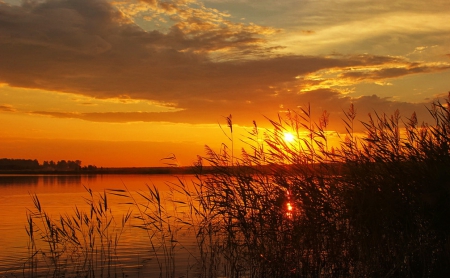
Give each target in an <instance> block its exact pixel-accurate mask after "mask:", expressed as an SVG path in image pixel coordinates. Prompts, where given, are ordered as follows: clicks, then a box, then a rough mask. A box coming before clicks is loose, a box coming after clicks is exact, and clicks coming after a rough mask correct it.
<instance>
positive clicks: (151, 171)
mask: <svg viewBox="0 0 450 278" xmlns="http://www.w3.org/2000/svg"><path fill="white" fill-rule="evenodd" d="M203 170H205V169H203ZM202 172H203V171H202ZM197 173H199V170H198V169H196V168H195V167H192V166H191V167H123V168H114V167H111V168H103V167H101V168H97V169H80V170H42V169H35V170H34V169H27V170H0V175H2V174H5V175H14V174H17V175H104V174H105V175H107V174H120V175H125V174H145V175H170V174H178V175H181V174H190V175H192V174H197Z"/></svg>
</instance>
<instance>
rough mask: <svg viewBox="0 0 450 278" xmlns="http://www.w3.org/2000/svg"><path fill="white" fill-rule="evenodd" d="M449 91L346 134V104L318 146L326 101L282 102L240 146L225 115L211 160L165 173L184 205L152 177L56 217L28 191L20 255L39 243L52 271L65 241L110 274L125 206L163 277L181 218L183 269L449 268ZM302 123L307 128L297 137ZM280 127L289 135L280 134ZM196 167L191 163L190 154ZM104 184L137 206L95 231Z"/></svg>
mask: <svg viewBox="0 0 450 278" xmlns="http://www.w3.org/2000/svg"><path fill="white" fill-rule="evenodd" d="M448 101H449V100H447V102H446V103H439V102H436V103H434V104H433V105H432V106H431V107H430V109H429V112H430V114H431V115H432V116H433V118H434V122H433V123H429V124H420V123H419V121H418V119H417V118H416V116H415V114H413V115H412V116H411V117H410V118H407V119H406V118H405V119H401V118H400V116H399V113H398V112H396V113H394V115H391V116H387V115H378V114H375V115H373V116H369V118H368V119H367V121H366V122H365V123H364V126H365V128H366V135H365V136H364V137H363V138H359V137H356V136H355V134H354V131H353V124H354V121H355V115H356V112H355V109H354V108H353V106H352V107H350V109H349V110H348V111H346V113H345V115H346V118H345V119H344V124H345V126H346V128H347V135H346V136H345V137H344V138H342V141H341V144H340V146H339V147H335V148H331V147H329V142H328V141H329V133H328V132H327V130H326V128H327V124H328V115H327V113H324V114H323V115H322V117H321V118H320V120H319V121H318V123H315V122H314V121H313V119H312V118H311V116H310V112H309V110H308V109H305V110H301V111H299V112H298V113H297V112H291V113H290V114H288V115H287V116H286V117H284V118H280V119H278V120H277V121H271V123H272V125H273V130H272V131H265V132H261V130H260V129H258V127H257V126H256V124H255V126H254V129H253V131H252V132H250V134H249V148H248V150H247V151H243V152H242V153H241V155H240V156H239V157H237V156H235V154H234V151H233V147H232V146H233V126H232V121H231V116H230V117H229V118H228V126H229V129H230V133H229V139H230V143H229V144H224V145H223V148H222V149H221V150H220V151H219V152H214V151H213V150H212V149H209V148H207V154H206V156H205V157H204V158H203V160H206V161H207V162H208V163H209V164H210V165H212V167H213V168H214V169H215V171H213V172H210V173H208V174H207V175H201V174H199V175H198V177H197V179H196V180H194V181H193V183H194V186H188V185H186V184H184V183H183V182H181V181H180V184H177V185H173V192H177V193H178V195H177V196H178V199H177V201H176V202H177V204H180V205H184V206H185V207H186V208H187V209H186V210H184V212H185V213H179V214H173V215H170V213H169V211H168V210H167V209H164V207H163V205H162V202H161V196H160V194H159V192H158V190H157V189H156V188H152V187H149V190H148V193H145V194H144V193H139V197H142V198H143V199H144V200H145V201H138V199H136V198H134V197H133V196H132V194H131V193H130V192H128V191H127V190H123V191H121V190H114V191H109V192H107V193H105V194H102V195H100V197H99V198H100V199H99V201H98V202H97V201H91V200H90V199H88V203H89V204H90V205H91V210H90V212H88V213H83V212H78V210H77V215H76V216H62V217H61V218H60V219H50V217H49V216H48V215H47V214H45V212H44V210H43V209H42V208H41V207H40V204H39V200H38V198H37V197H36V196H35V197H33V200H34V201H35V205H36V208H35V209H34V210H33V211H30V214H29V223H28V228H27V231H28V233H29V235H30V242H31V243H30V250H31V252H30V254H31V256H30V260H29V261H28V264H27V265H26V267H27V268H28V270H29V271H30V272H31V273H37V268H36V265H38V264H39V260H42V259H40V258H41V256H40V254H42V253H43V252H44V251H43V250H44V249H45V250H48V248H50V251H47V253H46V254H47V259H48V258H52V259H51V260H48V263H47V265H48V266H49V267H48V268H49V269H50V270H51V271H50V272H49V273H51V274H53V275H54V276H59V275H61V276H62V274H64V273H65V272H64V271H66V270H67V265H65V264H63V263H62V261H63V260H62V259H61V258H63V256H65V255H67V254H68V253H69V252H72V253H70V254H74V253H75V251H74V250H76V251H77V254H78V257H76V258H77V260H78V262H79V263H78V266H79V267H78V268H77V272H76V273H79V274H80V276H83V277H85V276H88V277H94V276H109V275H107V274H108V272H106V269H108V270H110V269H112V268H111V266H114V259H113V258H114V256H113V254H114V252H113V251H114V250H115V249H114V246H115V244H117V242H116V241H115V239H117V237H115V236H113V235H117V234H120V231H121V229H122V228H124V227H125V226H126V225H125V223H126V222H127V221H129V219H133V217H135V219H137V220H139V221H140V223H141V224H139V225H137V228H140V229H143V230H146V231H147V232H148V235H149V250H155V246H162V247H164V248H163V250H164V256H163V257H164V259H161V260H160V261H158V262H159V266H160V270H161V276H164V277H175V274H174V273H175V272H173V271H172V270H173V268H174V267H175V266H176V262H175V261H174V260H173V258H174V257H173V252H175V251H174V250H176V248H175V244H174V242H176V240H177V233H176V232H175V230H180V229H185V230H186V231H189V230H190V231H193V232H194V233H193V234H194V240H195V241H196V242H197V249H196V250H197V252H194V251H193V252H192V256H193V257H195V262H196V270H195V271H193V272H192V273H191V276H193V277H450V241H449V240H450V237H449V236H450V178H449V177H450V167H449V166H450V105H449V102H448ZM304 130H307V132H308V133H309V136H308V137H306V138H304V137H300V133H301V132H302V131H304ZM285 131H290V132H293V133H294V134H297V138H296V140H295V141H294V142H286V141H284V139H283V137H284V136H283V133H284V132H285ZM230 166H233V167H230ZM262 166H263V167H262ZM197 167H198V170H199V171H201V169H202V162H201V161H199V163H198V165H197ZM200 173H201V172H200ZM108 194H114V195H121V196H122V197H123V198H125V199H127V200H128V202H129V204H130V207H131V208H133V209H134V211H135V212H138V213H137V215H135V213H131V211H130V213H129V214H126V215H124V216H123V218H122V221H117V222H115V223H118V224H117V227H116V228H115V229H113V231H114V233H113V232H110V233H106V232H105V231H108V229H110V228H111V225H110V222H108V221H109V220H108V219H109V218H108V217H107V214H108V212H109V211H110V208H109V207H108V206H107V196H108ZM91 197H92V193H91ZM38 220H39V221H41V220H43V221H42V222H39V221H38ZM175 226H176V227H177V229H175ZM80 227H81V228H80ZM97 227H99V228H97ZM37 235H39V236H37ZM41 237H43V238H44V242H47V243H49V245H47V247H45V246H44V245H42V244H40V243H39V240H38V239H39V238H41ZM94 239H96V240H97V242H99V241H100V239H102V241H101V242H102V244H101V248H103V249H101V250H102V252H104V254H105V256H104V257H103V258H105V260H104V261H102V263H98V262H97V263H94V262H93V256H92V254H93V252H94V247H93V246H95V243H93V242H92V241H93V240H94ZM83 242H84V243H83ZM86 242H87V243H88V244H86ZM105 242H106V243H108V244H109V245H106V244H104V243H105ZM83 244H84V245H86V246H87V247H86V248H84V249H83V248H81V247H82V246H84V245H83ZM80 246H81V247H80ZM77 248H78V249H77ZM152 248H153V249H152ZM64 252H65V253H64ZM96 252H99V251H98V250H97V251H96ZM108 252H109V253H108ZM49 254H51V255H52V256H50V255H49ZM102 254H103V253H102ZM108 254H109V255H108ZM155 256H156V252H155ZM66 257H67V256H66ZM72 258H75V256H73V255H72ZM71 265H72V266H73V264H71ZM95 265H96V266H97V267H94V266H95ZM100 270H102V272H99V271H100ZM116 271H117V269H116ZM120 273H121V272H120V271H119V274H120Z"/></svg>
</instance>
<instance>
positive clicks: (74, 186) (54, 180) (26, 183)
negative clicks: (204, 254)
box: [0, 175, 192, 276]
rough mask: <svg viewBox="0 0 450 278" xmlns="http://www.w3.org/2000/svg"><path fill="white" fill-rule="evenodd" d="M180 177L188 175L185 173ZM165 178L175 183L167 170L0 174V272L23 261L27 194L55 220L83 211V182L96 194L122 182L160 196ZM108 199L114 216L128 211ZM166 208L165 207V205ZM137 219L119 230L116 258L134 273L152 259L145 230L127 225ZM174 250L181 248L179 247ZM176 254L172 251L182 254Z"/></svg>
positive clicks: (121, 202)
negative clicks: (152, 172) (164, 172)
mask: <svg viewBox="0 0 450 278" xmlns="http://www.w3.org/2000/svg"><path fill="white" fill-rule="evenodd" d="M185 178H186V180H189V179H190V178H191V177H185ZM171 182H173V183H176V182H177V178H176V177H173V176H167V175H0V219H2V225H1V226H0V276H2V275H3V274H5V273H8V272H11V271H14V272H15V273H18V272H17V271H19V272H20V270H21V269H22V268H23V267H24V263H25V262H26V261H25V259H24V258H26V257H27V256H28V253H27V252H28V249H27V243H28V236H27V233H26V231H25V228H24V227H25V225H26V223H27V218H26V212H27V209H33V202H32V198H31V196H30V195H33V194H36V195H37V196H38V197H39V200H40V202H41V204H42V206H43V208H44V209H45V210H46V212H48V213H49V214H50V215H51V216H52V218H54V219H57V218H58V217H59V215H65V214H66V213H67V214H69V215H71V214H73V212H74V207H75V206H77V207H78V208H79V209H80V210H84V211H86V210H87V208H86V202H85V199H84V198H86V197H88V196H89V194H88V192H87V191H86V189H85V187H86V188H90V189H91V190H92V192H93V194H94V195H95V196H97V195H98V194H103V192H104V191H105V190H106V191H107V189H124V188H125V186H126V188H127V189H128V190H129V191H130V192H131V193H132V194H133V195H134V196H135V197H139V194H137V192H141V193H142V192H148V189H147V185H148V186H150V187H151V188H153V186H155V187H156V188H158V190H159V191H160V192H161V196H166V195H167V194H168V193H169V191H168V188H169V186H168V185H167V184H168V183H171ZM138 201H139V203H145V202H144V201H143V200H139V199H138ZM108 202H110V203H111V206H112V209H113V211H112V213H113V214H114V215H115V216H117V217H118V218H117V219H118V220H119V221H120V216H121V215H122V214H124V213H126V212H127V211H128V209H129V206H128V205H126V204H124V202H125V200H124V199H123V198H122V197H118V196H109V197H108ZM167 209H168V210H171V208H170V207H168V208H167ZM87 211H89V210H87ZM137 224H139V222H138V220H137V219H133V221H131V222H130V223H129V225H130V226H129V229H128V228H127V230H126V232H125V233H124V234H123V235H122V237H121V241H120V242H121V244H120V246H121V251H120V254H118V255H119V256H118V259H120V261H121V262H122V263H123V265H122V267H124V268H129V267H131V268H138V270H137V271H138V272H140V274H143V273H149V272H148V271H151V270H150V269H154V268H155V267H156V266H155V265H154V264H155V263H156V260H155V258H154V257H151V256H149V240H148V236H147V235H146V233H145V231H140V230H139V229H132V228H131V226H133V225H137ZM183 238H184V239H186V240H188V239H187V237H183ZM180 244H181V242H180ZM189 244H192V242H191V243H189V242H185V243H184V244H183V246H185V247H186V246H189ZM180 252H181V253H183V252H187V251H186V250H184V249H183V250H180ZM181 253H178V254H177V255H180V257H183V256H181ZM146 259H147V260H146ZM132 262H135V263H132ZM128 273H129V272H128Z"/></svg>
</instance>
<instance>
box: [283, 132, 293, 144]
mask: <svg viewBox="0 0 450 278" xmlns="http://www.w3.org/2000/svg"><path fill="white" fill-rule="evenodd" d="M283 135H284V141H286V142H287V143H291V142H293V141H294V140H295V137H294V135H293V134H292V133H290V132H287V131H286V132H284V133H283Z"/></svg>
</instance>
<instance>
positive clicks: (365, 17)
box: [0, 0, 450, 167]
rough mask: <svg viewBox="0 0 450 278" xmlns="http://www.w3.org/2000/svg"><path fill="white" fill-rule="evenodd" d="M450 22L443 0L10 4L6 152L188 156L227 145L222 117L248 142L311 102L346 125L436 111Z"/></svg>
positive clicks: (443, 85)
mask: <svg viewBox="0 0 450 278" xmlns="http://www.w3.org/2000/svg"><path fill="white" fill-rule="evenodd" d="M449 18H450V6H449V5H448V1H447V0H445V1H444V0H432V1H418V0H417V1H411V0H408V1H407V0H399V1H387V0H379V1H361V0H333V1H331V0H323V1H311V0H303V1H298V0H295V1H293V0H281V1H276V2H274V1H268V0H259V1H250V0H209V1H198V0H172V1H159V0H140V1H139V0H130V1H105V0H54V1H47V0H40V1H34V2H30V1H28V2H24V3H22V2H21V1H17V0H3V1H1V0H0V38H1V39H0V126H1V128H0V158H3V157H5V158H30V159H38V160H39V161H40V162H43V161H44V160H61V159H68V160H81V161H82V162H83V165H88V164H95V165H97V166H103V167H108V166H164V160H161V159H162V158H164V157H167V156H170V155H171V154H172V153H173V154H175V155H176V157H177V158H178V160H179V164H180V165H184V166H186V165H191V164H192V163H193V162H194V161H195V160H196V157H197V155H204V145H209V146H211V147H212V148H214V149H219V148H220V146H221V143H222V142H224V143H228V141H227V140H228V139H227V137H226V136H225V135H224V134H223V132H222V130H221V128H220V127H219V124H221V125H223V126H226V121H225V118H224V117H225V116H228V115H230V114H232V116H233V121H234V123H235V124H236V129H235V131H234V133H235V139H236V145H237V146H236V149H239V148H240V146H241V145H240V140H241V139H244V138H245V137H246V132H248V131H249V130H251V126H252V121H253V120H256V121H257V123H258V125H260V126H262V127H269V125H268V121H267V120H266V119H265V118H264V116H267V117H269V118H276V117H277V114H278V113H284V112H283V111H286V110H287V109H292V110H298V109H299V108H300V107H306V106H307V105H308V104H310V105H311V108H312V111H313V117H315V118H317V119H318V117H319V116H320V114H321V113H322V112H323V111H324V110H326V111H328V113H329V114H330V126H329V128H330V130H335V131H337V132H343V127H342V122H341V120H340V119H341V118H342V117H343V112H342V111H343V110H346V109H347V108H348V107H349V105H350V104H351V103H353V104H354V105H355V107H356V108H357V111H358V120H366V119H367V114H368V113H370V112H372V113H373V111H377V112H379V113H388V114H391V113H393V112H394V111H395V110H396V109H399V110H400V113H401V115H402V116H403V117H408V116H410V115H411V113H412V112H413V111H416V112H417V114H418V117H419V119H422V120H425V121H426V120H427V112H426V108H425V107H426V105H427V104H429V103H430V102H431V101H433V100H436V99H438V98H441V97H443V96H446V95H447V92H448V91H449V90H450V83H449V80H450V70H449V69H450V49H449V48H448V46H449V45H450V25H449V24H448V23H447V22H448V19H449ZM358 128H361V126H360V125H359V126H358ZM361 131H362V130H361Z"/></svg>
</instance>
